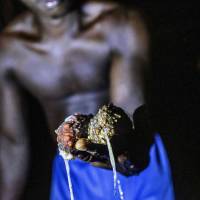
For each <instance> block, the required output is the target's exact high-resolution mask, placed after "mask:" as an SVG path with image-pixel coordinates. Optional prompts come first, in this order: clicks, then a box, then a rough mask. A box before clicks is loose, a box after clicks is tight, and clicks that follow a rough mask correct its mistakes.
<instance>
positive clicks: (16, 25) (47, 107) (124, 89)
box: [0, 0, 148, 200]
mask: <svg viewBox="0 0 200 200" xmlns="http://www.w3.org/2000/svg"><path fill="white" fill-rule="evenodd" d="M38 2H39V3H38ZM43 2H44V1H43V0H38V1H37V0H23V3H25V4H26V5H27V6H28V7H29V8H30V9H31V11H32V12H27V13H24V14H23V15H21V16H20V17H19V18H17V19H16V20H15V21H14V22H13V23H11V24H10V25H9V26H8V27H7V28H6V29H5V30H4V31H3V32H2V33H1V36H0V96H1V99H0V111H1V117H0V121H1V123H0V173H1V174H0V180H1V183H0V184H1V185H0V199H1V200H17V199H18V196H19V195H20V192H21V191H22V188H23V186H24V181H25V178H26V172H27V166H28V149H29V148H28V142H27V140H28V139H27V138H28V134H29V133H28V132H27V127H26V119H25V118H24V116H23V110H24V106H23V101H24V98H23V95H22V89H23V88H25V89H26V90H28V91H29V92H30V94H32V95H33V96H34V97H35V98H36V99H37V100H38V101H39V102H40V104H41V106H42V108H43V110H44V112H45V115H46V118H47V121H48V125H49V130H50V131H51V132H54V130H55V129H56V128H57V127H58V125H59V124H60V123H61V122H62V121H63V119H64V118H65V117H66V116H68V115H70V114H73V113H75V112H80V113H86V114H88V113H95V112H96V111H97V110H98V108H99V107H100V106H101V105H102V104H105V103H108V102H110V101H111V102H113V103H114V104H115V105H117V106H120V107H122V108H123V109H125V110H126V111H127V112H129V113H131V114H132V113H133V111H134V110H135V109H136V108H137V107H138V106H140V105H142V104H143V103H144V90H143V89H144V84H143V78H144V71H145V70H146V64H147V62H148V34H147V31H146V29H145V25H144V24H143V21H142V19H141V17H140V15H139V14H138V13H137V11H132V10H127V9H124V8H123V7H121V6H119V5H116V4H112V3H104V2H100V1H95V2H92V1H90V2H85V3H84V4H83V5H81V6H80V7H79V8H78V7H77V8H76V7H75V8H74V7H73V9H72V6H71V5H70V4H71V3H69V2H70V1H68V0H64V2H62V4H59V6H58V7H55V8H54V9H52V10H48V9H47V8H45V7H42V5H43ZM68 137H70V135H68ZM68 145H70V143H68ZM8 155H10V156H8ZM11 163H12V165H11ZM11 171H12V173H10V172H11ZM18 183H20V184H18Z"/></svg>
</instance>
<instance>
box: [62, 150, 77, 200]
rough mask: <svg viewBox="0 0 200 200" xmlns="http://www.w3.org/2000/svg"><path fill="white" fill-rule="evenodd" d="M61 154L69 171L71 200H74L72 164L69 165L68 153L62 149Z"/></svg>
mask: <svg viewBox="0 0 200 200" xmlns="http://www.w3.org/2000/svg"><path fill="white" fill-rule="evenodd" d="M60 155H61V156H62V158H63V160H64V162H65V168H66V172H67V180H68V184H69V192H70V200H74V193H73V187H72V179H71V175H70V165H69V159H67V158H66V153H65V152H62V151H60Z"/></svg>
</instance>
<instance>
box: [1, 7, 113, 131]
mask: <svg viewBox="0 0 200 200" xmlns="http://www.w3.org/2000/svg"><path fill="white" fill-rule="evenodd" d="M109 12H112V10H110V11H107V14H108V13H109ZM103 16H104V13H100V14H99V15H97V16H96V17H95V18H94V19H92V20H91V21H90V22H89V23H86V24H85V25H84V26H83V27H81V28H80V27H79V28H78V29H77V30H76V31H74V32H73V31H72V30H70V27H68V28H69V30H66V31H65V33H64V34H63V35H62V37H59V38H53V39H49V38H48V39H46V40H43V39H42V38H41V36H40V33H39V32H38V31H36V33H34V32H35V31H34V29H37V27H36V26H37V24H36V23H35V22H34V17H33V15H31V14H30V13H27V14H26V17H23V18H24V19H26V22H25V23H24V21H23V22H20V20H19V22H18V24H17V25H16V24H15V27H12V25H11V27H10V28H9V29H8V30H7V31H5V33H6V34H5V35H6V36H5V38H4V40H3V43H5V42H6V47H7V49H8V51H6V50H5V53H4V58H3V60H4V61H5V63H6V64H5V66H4V67H5V70H6V71H7V72H8V73H12V75H13V77H14V80H16V81H17V82H18V83H20V85H21V86H22V87H24V88H25V89H27V90H28V91H29V92H30V93H31V94H32V95H33V96H34V97H36V98H37V99H38V100H39V102H40V103H41V105H42V107H43V109H44V110H45V112H46V116H47V119H48V122H49V126H50V128H52V130H53V129H55V128H56V127H57V126H58V125H59V124H60V123H61V122H62V121H63V119H64V118H65V117H66V116H67V115H70V114H73V113H74V112H81V113H94V112H95V111H96V110H97V109H98V107H99V106H100V105H102V104H104V103H106V102H108V98H109V97H108V93H109V92H108V91H109V65H110V62H111V53H112V52H111V48H110V46H109V43H108V40H107V38H106V33H105V32H104V27H103V26H104V25H103V24H105V25H106V23H105V21H104V17H103ZM82 21H83V19H82ZM30 22H31V26H32V28H30V27H31V26H30ZM94 22H95V23H94ZM28 23H29V24H28ZM79 26H80V25H79ZM17 82H16V84H17Z"/></svg>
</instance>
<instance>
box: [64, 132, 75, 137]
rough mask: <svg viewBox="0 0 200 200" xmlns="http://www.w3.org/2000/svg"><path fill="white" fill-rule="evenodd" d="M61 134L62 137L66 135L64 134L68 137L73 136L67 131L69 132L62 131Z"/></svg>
mask: <svg viewBox="0 0 200 200" xmlns="http://www.w3.org/2000/svg"><path fill="white" fill-rule="evenodd" d="M62 136H63V137H66V136H69V137H74V134H73V133H71V132H70V133H69V132H64V133H62Z"/></svg>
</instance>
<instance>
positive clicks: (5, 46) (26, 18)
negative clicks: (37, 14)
mask: <svg viewBox="0 0 200 200" xmlns="http://www.w3.org/2000/svg"><path fill="white" fill-rule="evenodd" d="M32 21H33V16H32V14H31V13H29V12H26V13H23V14H22V15H20V16H18V17H16V18H15V19H14V20H13V21H12V22H11V23H10V24H9V25H8V26H7V27H5V29H4V30H3V31H2V32H1V33H0V65H2V63H3V61H4V60H6V59H7V57H10V54H11V52H13V51H14V50H15V49H16V47H17V46H18V44H19V43H20V41H21V40H20V35H22V34H23V33H29V32H30V31H31V29H32V27H31V24H32ZM18 47H19V46H18Z"/></svg>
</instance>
